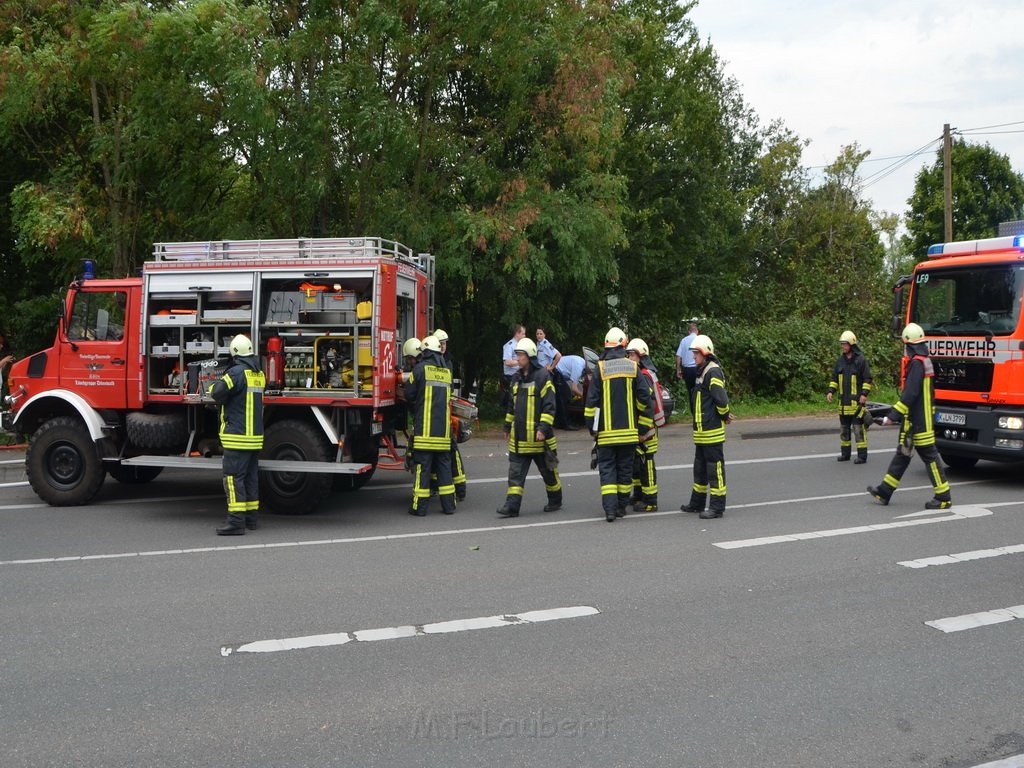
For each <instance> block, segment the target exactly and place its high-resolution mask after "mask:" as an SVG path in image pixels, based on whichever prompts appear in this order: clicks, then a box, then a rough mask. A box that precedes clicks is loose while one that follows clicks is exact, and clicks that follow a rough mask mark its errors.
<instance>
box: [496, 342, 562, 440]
mask: <svg viewBox="0 0 1024 768" xmlns="http://www.w3.org/2000/svg"><path fill="white" fill-rule="evenodd" d="M555 400H556V398H555V385H554V383H553V382H552V381H551V374H550V373H548V371H547V369H545V368H541V367H540V366H539V364H538V365H535V364H534V363H533V362H532V361H531V363H530V367H529V368H527V369H526V372H525V373H524V372H523V371H522V370H520V371H519V372H518V373H516V375H515V376H513V377H512V396H511V397H510V398H509V404H508V411H507V413H506V414H505V430H506V431H507V432H508V450H509V452H510V453H544V448H545V446H547V447H548V448H551V449H552V450H554V449H556V448H557V447H558V444H557V442H556V441H555V437H554V434H555V433H554V429H553V428H552V425H553V424H554V423H555ZM538 431H540V432H543V433H544V437H545V439H544V441H543V442H538V441H537V432H538Z"/></svg>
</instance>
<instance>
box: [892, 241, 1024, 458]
mask: <svg viewBox="0 0 1024 768" xmlns="http://www.w3.org/2000/svg"><path fill="white" fill-rule="evenodd" d="M894 294H895V305H894V311H893V331H894V333H895V334H897V335H899V332H900V330H899V329H901V328H902V327H903V324H904V323H905V322H915V323H918V324H919V325H920V326H921V327H922V328H923V329H924V332H925V338H926V340H927V342H928V350H929V353H930V354H931V357H932V363H933V365H934V367H935V416H934V419H935V438H936V443H937V446H938V449H939V452H940V453H941V454H942V458H943V460H944V461H945V462H946V463H947V464H949V465H950V466H951V467H953V468H960V469H966V468H970V467H972V466H974V464H976V463H977V461H978V460H979V459H989V460H993V461H1020V460H1022V459H1024V323H1022V312H1021V303H1022V294H1024V236H1019V235H1018V236H1011V237H997V238H990V239H984V240H967V241H960V242H950V243H940V244H938V245H933V246H932V247H931V248H929V249H928V260H927V261H924V262H921V263H920V264H918V265H917V266H916V267H915V268H914V273H913V275H910V276H906V277H903V278H900V280H899V281H898V282H897V283H896V286H895V287H894ZM904 298H906V299H907V302H906V304H907V307H906V312H905V314H904V311H903V304H904Z"/></svg>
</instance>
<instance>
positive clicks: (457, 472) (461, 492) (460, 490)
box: [432, 328, 466, 501]
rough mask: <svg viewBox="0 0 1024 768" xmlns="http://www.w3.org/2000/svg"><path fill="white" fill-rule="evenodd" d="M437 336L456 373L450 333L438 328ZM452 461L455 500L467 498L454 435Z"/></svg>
mask: <svg viewBox="0 0 1024 768" xmlns="http://www.w3.org/2000/svg"><path fill="white" fill-rule="evenodd" d="M432 335H433V336H436V337H437V340H438V341H439V342H441V355H442V356H443V357H444V362H445V365H447V366H448V370H449V371H451V372H452V375H454V374H455V366H454V365H453V364H452V358H451V355H449V354H448V334H447V333H446V332H445V331H444V330H442V329H441V328H438V329H437V330H435V331H434V333H433V334H432ZM451 454H452V455H451V462H452V483H453V484H454V485H455V501H465V500H466V469H465V467H464V466H463V464H462V454H461V453H459V441H458V440H456V439H455V436H454V435H452V451H451Z"/></svg>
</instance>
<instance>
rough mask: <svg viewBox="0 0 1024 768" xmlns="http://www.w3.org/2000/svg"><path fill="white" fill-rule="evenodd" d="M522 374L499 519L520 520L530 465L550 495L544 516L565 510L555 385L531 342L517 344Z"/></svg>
mask: <svg viewBox="0 0 1024 768" xmlns="http://www.w3.org/2000/svg"><path fill="white" fill-rule="evenodd" d="M516 356H517V357H518V359H519V371H518V373H516V374H515V375H514V376H513V377H512V384H511V389H510V392H511V395H510V398H511V399H510V403H509V407H508V412H507V413H506V414H505V436H506V438H507V439H508V493H507V495H506V496H505V504H504V505H503V506H502V507H501V508H500V509H499V510H498V516H499V517H518V516H519V508H520V506H521V505H522V501H523V486H524V485H526V473H527V472H529V471H530V464H531V463H536V465H537V469H538V470H540V476H541V477H542V478H543V479H544V489H545V490H546V491H547V492H548V503H547V504H545V505H544V511H545V512H557V511H558V510H559V509H561V508H562V481H561V480H560V479H559V477H558V454H557V450H558V443H557V441H556V440H555V431H554V426H553V425H554V423H555V385H554V383H553V382H552V381H551V374H550V373H549V372H548V370H547V369H546V368H544V366H542V365H541V364H540V362H539V361H538V360H537V345H536V344H534V343H533V341H531V340H530V339H526V338H523V339H520V340H519V341H517V342H516Z"/></svg>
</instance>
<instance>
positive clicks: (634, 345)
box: [626, 339, 651, 357]
mask: <svg viewBox="0 0 1024 768" xmlns="http://www.w3.org/2000/svg"><path fill="white" fill-rule="evenodd" d="M626 349H631V350H633V351H634V352H636V353H637V354H638V355H640V357H644V356H646V355H649V354H651V350H649V349H648V348H647V342H646V341H644V340H643V339H630V340H629V344H627V345H626Z"/></svg>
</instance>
